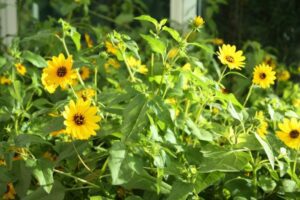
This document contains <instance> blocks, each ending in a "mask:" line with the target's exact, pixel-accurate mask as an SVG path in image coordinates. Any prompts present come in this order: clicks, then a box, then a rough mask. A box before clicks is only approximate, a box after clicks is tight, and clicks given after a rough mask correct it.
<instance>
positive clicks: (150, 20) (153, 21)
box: [134, 15, 158, 27]
mask: <svg viewBox="0 0 300 200" xmlns="http://www.w3.org/2000/svg"><path fill="white" fill-rule="evenodd" d="M134 19H136V20H140V21H148V22H151V23H152V24H154V26H155V27H157V26H158V22H157V20H156V19H154V18H152V17H151V16H149V15H141V16H138V17H135V18H134Z"/></svg>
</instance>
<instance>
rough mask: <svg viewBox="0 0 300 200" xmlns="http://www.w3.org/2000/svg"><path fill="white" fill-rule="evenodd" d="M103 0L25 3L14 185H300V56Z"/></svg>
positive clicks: (86, 190)
mask: <svg viewBox="0 0 300 200" xmlns="http://www.w3.org/2000/svg"><path fill="white" fill-rule="evenodd" d="M95 2H96V1H95ZM95 2H93V1H89V0H81V1H80V0H78V1H71V0H70V1H56V0H53V1H50V4H51V6H52V8H53V11H52V12H56V14H53V16H52V17H49V18H48V19H47V20H44V21H42V22H40V21H38V20H36V21H34V19H33V17H32V16H31V14H30V13H28V12H24V13H21V14H20V16H22V17H23V18H22V19H23V22H24V23H23V24H21V25H20V26H21V27H20V28H21V29H20V30H21V32H20V35H19V37H16V38H15V39H14V41H13V42H12V44H11V45H10V46H9V47H6V46H4V45H1V46H2V48H1V53H2V54H1V56H0V106H1V107H0V196H2V197H3V198H4V199H15V198H16V199H25V200H30V199H56V200H60V199H91V200H100V199H126V200H139V199H145V200H155V199H169V200H180V199H282V198H284V199H297V198H298V196H299V193H300V192H299V191H300V179H299V173H300V171H299V167H298V166H299V159H298V154H299V147H300V120H299V114H300V109H299V106H300V93H299V91H300V88H299V83H295V82H293V81H291V80H290V77H291V76H297V75H299V73H300V72H299V69H297V68H296V69H293V70H290V71H288V70H287V69H286V68H285V67H284V64H281V63H278V62H277V59H276V56H275V55H274V54H271V53H270V52H268V51H267V50H266V49H264V48H262V46H261V45H260V44H259V43H258V42H254V41H248V42H246V43H243V44H242V45H240V46H235V45H234V43H231V44H227V43H225V44H224V41H223V40H222V39H221V38H215V37H212V36H211V35H210V34H209V33H210V31H211V28H212V27H214V25H215V23H214V22H213V21H211V19H210V18H209V19H207V20H206V19H205V18H204V19H203V18H202V17H200V16H195V18H194V19H191V20H190V21H189V22H188V25H189V28H188V29H185V30H175V29H173V28H171V27H170V26H169V21H168V20H167V19H162V20H157V19H155V18H152V17H150V16H149V15H142V14H143V13H144V12H145V11H146V10H147V8H146V6H145V5H144V4H143V2H142V1H139V0H132V1H130V0H128V1H124V2H122V1H117V2H118V3H116V5H114V6H115V7H113V8H114V9H116V10H118V9H120V8H121V10H122V11H120V12H117V11H114V12H109V5H105V4H104V5H101V4H96V3H95ZM216 2H217V1H216ZM216 2H215V3H211V4H210V6H211V7H208V9H212V10H211V12H212V13H213V12H214V11H213V9H216V6H217V5H218V4H219V3H218V2H217V3H216ZM30 3H32V2H31V1H26V3H24V4H22V5H23V6H24V7H23V8H24V11H25V10H26V8H29V7H30ZM98 9H99V10H98ZM97 11H102V13H105V15H102V14H99V13H98V12H97ZM100 13H101V12H100ZM106 14H107V15H106ZM206 14H208V13H206ZM115 15H117V16H115ZM55 16H58V17H60V19H59V18H58V17H55ZM107 16H109V17H107ZM135 16H137V17H135ZM98 19H99V21H97V20H98ZM100 19H101V20H100ZM30 21H34V23H35V24H33V23H30ZM206 26H209V28H208V31H207V30H206V28H205V27H206ZM26 30H28V31H26ZM278 51H280V49H279V50H278Z"/></svg>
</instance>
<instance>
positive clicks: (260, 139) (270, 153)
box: [254, 133, 275, 169]
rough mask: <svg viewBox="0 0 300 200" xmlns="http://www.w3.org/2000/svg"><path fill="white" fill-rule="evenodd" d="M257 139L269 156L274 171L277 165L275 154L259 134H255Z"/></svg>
mask: <svg viewBox="0 0 300 200" xmlns="http://www.w3.org/2000/svg"><path fill="white" fill-rule="evenodd" d="M254 135H255V137H256V139H257V140H258V142H259V143H260V144H261V146H262V147H263V148H264V150H265V152H266V154H267V157H268V159H269V162H270V164H271V166H272V169H274V165H275V157H274V154H273V151H272V149H271V147H270V145H269V144H268V143H267V142H266V141H264V140H263V139H262V138H261V137H260V136H259V135H258V134H257V133H254Z"/></svg>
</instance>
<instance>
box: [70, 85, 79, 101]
mask: <svg viewBox="0 0 300 200" xmlns="http://www.w3.org/2000/svg"><path fill="white" fill-rule="evenodd" d="M70 87H71V90H72V92H73V94H74V96H75V97H76V99H78V96H77V94H76V92H75V90H74V88H73V86H72V85H70Z"/></svg>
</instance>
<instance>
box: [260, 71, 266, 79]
mask: <svg viewBox="0 0 300 200" xmlns="http://www.w3.org/2000/svg"><path fill="white" fill-rule="evenodd" d="M266 77H267V75H266V74H265V73H264V72H263V73H260V74H259V78H261V79H265V78H266Z"/></svg>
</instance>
